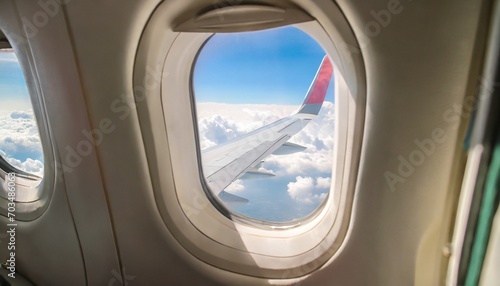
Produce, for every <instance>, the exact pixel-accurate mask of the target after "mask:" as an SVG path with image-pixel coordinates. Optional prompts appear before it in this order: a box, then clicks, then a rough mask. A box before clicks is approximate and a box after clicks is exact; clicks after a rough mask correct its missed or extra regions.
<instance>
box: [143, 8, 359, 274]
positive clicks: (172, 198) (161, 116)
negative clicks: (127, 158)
mask: <svg viewBox="0 0 500 286" xmlns="http://www.w3.org/2000/svg"><path fill="white" fill-rule="evenodd" d="M177 4H178V2H177ZM310 4H311V5H316V6H317V5H319V4H315V3H313V2H312V1H310ZM321 5H324V6H323V7H318V8H320V9H319V10H318V11H319V12H323V13H333V14H336V15H338V16H339V17H337V18H336V21H337V22H338V23H324V22H321V19H320V18H319V17H316V19H317V20H318V21H313V22H307V23H301V24H297V25H296V27H298V28H300V29H302V30H304V31H305V32H306V33H308V34H309V35H310V36H312V37H313V38H314V39H315V40H316V41H317V42H318V43H320V45H321V46H322V47H323V49H324V50H325V51H326V52H327V53H328V55H329V56H330V58H331V59H332V62H333V63H334V66H335V69H334V73H335V74H334V80H335V89H336V90H335V96H336V97H335V109H336V112H335V120H336V122H335V143H334V158H333V162H334V165H333V170H332V181H333V183H332V186H331V189H332V190H334V191H330V195H329V196H328V197H327V199H326V200H325V202H324V204H323V205H322V207H321V209H320V210H318V211H317V213H316V214H315V216H314V217H312V218H311V219H309V220H304V221H302V222H301V224H300V225H294V226H293V227H292V226H290V227H286V226H285V227H276V228H274V229H273V228H269V227H259V225H258V224H257V225H255V224H253V225H251V224H249V223H248V221H246V220H244V221H239V220H236V219H233V220H231V219H229V218H228V217H227V216H225V215H224V214H222V213H221V212H220V211H219V210H218V209H217V208H216V207H215V206H214V205H213V204H212V203H211V202H210V199H209V198H208V197H207V195H206V192H205V191H204V186H203V184H202V181H204V179H203V178H202V175H201V174H200V169H201V166H200V165H199V162H200V160H199V157H198V152H199V147H198V144H199V143H198V142H199V141H198V139H197V138H196V136H197V135H196V132H195V131H196V127H195V126H196V124H197V118H196V115H195V113H194V102H193V96H192V86H191V77H192V68H193V66H194V60H195V58H196V55H197V53H198V52H199V51H200V49H201V47H202V46H203V44H204V43H205V41H206V40H207V39H208V38H209V37H210V36H211V35H212V33H184V32H183V33H178V32H174V31H172V30H171V29H170V28H169V27H168V25H166V23H168V21H169V20H168V19H169V15H172V13H175V12H176V9H179V8H181V7H179V6H178V5H177V6H176V5H175V4H170V5H169V4H167V3H164V4H162V5H160V6H159V7H158V9H157V10H156V12H155V13H154V15H153V16H152V18H151V19H150V22H149V23H148V25H147V27H146V30H145V31H144V34H143V37H142V39H141V43H140V46H139V51H138V55H137V58H136V65H135V73H134V86H135V87H143V88H142V89H141V90H140V92H141V93H144V94H143V95H141V96H140V97H138V96H136V99H137V98H140V100H137V101H138V104H137V110H138V115H139V121H140V124H141V130H142V132H143V138H144V143H145V151H146V155H147V157H148V164H149V169H150V173H151V174H152V177H151V181H152V184H153V190H154V193H155V198H156V204H157V206H158V210H159V212H160V214H161V217H162V219H163V221H164V223H165V225H166V227H167V228H168V230H169V231H170V233H171V234H172V235H173V237H174V238H175V240H176V242H177V243H178V244H179V245H180V246H181V247H182V248H183V249H185V250H187V251H188V252H189V253H190V254H191V255H193V256H195V257H196V258H198V259H200V260H202V261H204V262H206V263H207V264H209V265H213V266H215V267H217V268H220V269H224V270H228V271H231V272H233V273H239V274H243V275H250V276H257V277H263V278H267V279H284V278H295V277H300V276H303V275H307V274H309V273H311V272H312V271H314V270H316V269H319V268H320V267H321V266H322V265H323V264H325V263H327V262H328V261H329V260H330V259H331V258H332V257H333V255H334V254H335V253H336V252H337V250H338V249H339V248H340V246H341V244H342V241H344V239H345V238H346V234H347V233H348V226H349V221H350V215H351V214H350V213H351V209H352V201H353V195H354V187H355V179H356V176H357V166H358V163H359V162H358V160H359V156H360V147H361V139H362V130H363V125H364V108H365V94H364V93H365V76H364V68H363V65H362V59H361V54H360V53H356V52H354V53H353V52H352V51H351V50H349V49H345V48H343V47H344V46H341V45H338V43H344V44H345V43H351V44H350V45H348V46H351V47H354V46H356V41H355V40H354V39H355V38H354V35H353V34H352V31H351V29H350V28H349V25H347V22H345V19H344V18H343V16H342V15H341V13H340V11H339V10H338V8H337V6H336V5H335V4H333V3H323V4H321ZM342 21H344V22H342ZM320 23H321V24H320ZM323 24H328V31H329V32H330V33H328V32H326V31H327V30H325V29H324V27H325V26H322V25H323ZM334 43H337V44H334ZM158 69H160V70H161V74H156V75H154V76H155V77H156V78H159V77H161V85H159V86H155V85H148V81H147V79H148V77H150V76H151V72H152V71H157V70H158ZM138 90H139V89H137V91H138ZM137 91H136V92H137ZM139 101H140V102H139ZM338 123H341V124H338Z"/></svg>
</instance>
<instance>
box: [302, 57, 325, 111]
mask: <svg viewBox="0 0 500 286" xmlns="http://www.w3.org/2000/svg"><path fill="white" fill-rule="evenodd" d="M332 75H333V65H332V63H331V61H330V58H329V57H328V55H325V56H324V57H323V59H322V61H321V64H320V67H319V69H318V71H317V73H316V76H315V77H314V80H313V82H312V84H311V86H310V87H309V90H308V92H307V95H306V97H305V99H304V103H303V104H302V106H301V107H300V109H299V111H298V112H297V113H306V114H314V115H317V114H318V113H319V110H320V109H321V106H322V105H323V102H324V101H325V97H326V92H327V91H328V86H329V85H330V80H331V78H332Z"/></svg>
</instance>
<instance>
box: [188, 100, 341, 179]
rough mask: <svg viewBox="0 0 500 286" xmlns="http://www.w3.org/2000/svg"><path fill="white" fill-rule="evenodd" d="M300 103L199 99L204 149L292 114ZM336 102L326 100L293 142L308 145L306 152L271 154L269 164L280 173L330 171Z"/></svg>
mask: <svg viewBox="0 0 500 286" xmlns="http://www.w3.org/2000/svg"><path fill="white" fill-rule="evenodd" d="M296 109H297V106H289V105H260V104H222V103H198V105H197V110H198V116H199V119H200V120H199V126H198V128H199V133H200V147H201V149H204V148H207V147H211V146H214V145H217V144H219V143H221V142H224V141H226V140H229V139H232V138H234V137H236V136H238V135H241V134H245V133H247V132H249V131H252V130H255V129H257V128H259V127H261V126H264V125H267V124H269V123H272V122H274V121H276V120H277V119H279V118H283V117H285V116H288V115H290V114H292V113H293V112H294V111H295V110H296ZM334 110H335V109H334V104H333V103H332V102H328V101H325V102H324V104H323V107H322V109H321V111H320V113H319V114H318V115H317V116H316V117H315V118H314V119H313V120H312V121H311V122H310V123H309V124H308V125H307V126H306V127H305V128H304V129H302V130H301V131H300V132H298V133H297V134H296V135H295V136H293V137H292V138H291V139H290V142H293V143H297V144H299V145H302V146H305V147H307V149H306V150H304V151H303V152H298V153H294V154H289V155H281V156H270V157H268V158H266V159H265V161H266V165H265V166H266V168H268V169H272V170H273V171H274V172H275V173H276V174H277V175H280V174H281V175H284V174H287V175H302V176H306V175H309V174H310V173H314V172H321V173H325V174H329V173H331V171H332V163H333V141H334V138H333V136H334V119H335V114H334Z"/></svg>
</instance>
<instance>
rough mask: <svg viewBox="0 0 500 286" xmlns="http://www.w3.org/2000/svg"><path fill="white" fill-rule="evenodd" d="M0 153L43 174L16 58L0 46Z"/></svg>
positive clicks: (21, 166)
mask: <svg viewBox="0 0 500 286" xmlns="http://www.w3.org/2000/svg"><path fill="white" fill-rule="evenodd" d="M0 156H1V157H2V158H3V160H2V161H3V162H6V163H7V164H9V165H11V166H12V167H15V168H16V169H18V170H21V171H24V172H27V173H30V174H34V175H37V176H42V175H43V166H44V165H43V151H42V145H41V142H40V135H39V133H38V126H37V123H36V121H35V117H34V114H33V107H32V104H31V100H30V97H29V94H28V89H27V86H26V80H25V78H24V75H23V72H22V70H21V66H20V65H19V61H18V58H17V56H16V54H15V53H14V50H12V49H0Z"/></svg>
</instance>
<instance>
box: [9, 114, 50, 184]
mask: <svg viewBox="0 0 500 286" xmlns="http://www.w3.org/2000/svg"><path fill="white" fill-rule="evenodd" d="M0 155H1V156H2V157H4V158H5V159H6V160H7V161H8V162H9V163H10V164H12V166H14V167H16V168H18V169H21V170H23V171H26V172H29V173H32V174H36V175H43V151H42V145H41V142H40V135H39V134H38V127H37V125H36V122H35V119H34V116H33V112H31V111H13V112H10V113H4V114H3V115H0Z"/></svg>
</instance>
